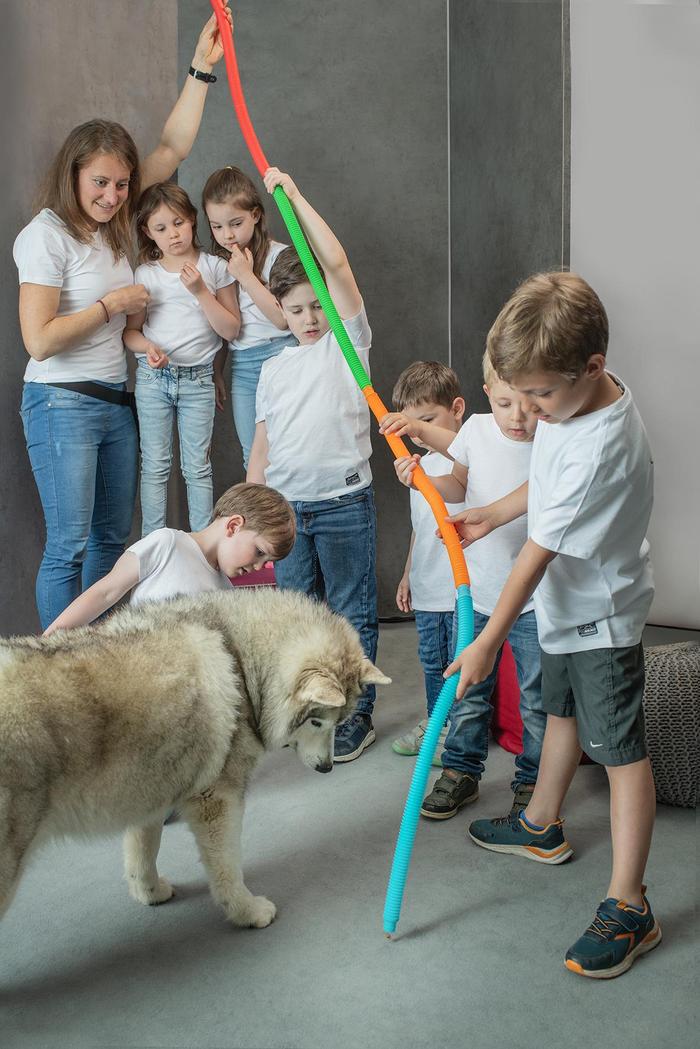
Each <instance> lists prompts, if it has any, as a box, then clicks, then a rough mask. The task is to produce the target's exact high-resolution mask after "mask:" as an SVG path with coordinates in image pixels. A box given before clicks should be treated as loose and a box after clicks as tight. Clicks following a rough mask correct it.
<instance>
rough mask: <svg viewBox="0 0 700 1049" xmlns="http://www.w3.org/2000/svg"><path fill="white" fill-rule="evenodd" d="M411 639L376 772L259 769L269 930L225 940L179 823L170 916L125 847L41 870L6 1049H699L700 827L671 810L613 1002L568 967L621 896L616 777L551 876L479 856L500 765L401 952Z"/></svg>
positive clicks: (453, 823) (54, 856) (45, 863)
mask: <svg viewBox="0 0 700 1049" xmlns="http://www.w3.org/2000/svg"><path fill="white" fill-rule="evenodd" d="M691 636H692V635H690V634H689V633H688V632H676V634H675V635H671V634H667V633H666V632H663V631H662V632H656V633H654V634H652V635H650V637H649V640H650V642H651V643H657V644H658V643H660V642H661V641H665V640H672V639H676V637H678V639H681V638H689V637H691ZM414 642H415V636H414V630H413V627H412V626H411V625H408V624H405V625H404V624H402V625H392V626H386V627H384V628H383V630H382V639H381V646H380V656H379V659H378V662H379V664H380V665H381V667H382V669H383V670H384V671H385V672H386V673H388V674H390V675H391V676H392V677H393V679H394V684H393V685H392V687H391V688H390V689H387V690H385V693H384V696H383V697H382V700H381V706H380V707H379V708H378V711H377V715H376V724H377V731H378V739H377V742H376V744H375V745H374V746H373V747H371V749H370V750H368V751H367V753H366V754H365V755H363V757H362V758H361V759H360V760H359V761H357V762H355V763H353V764H350V765H347V766H344V767H336V769H335V771H334V772H333V774H332V775H330V776H320V775H317V774H314V773H312V772H310V771H308V770H306V769H304V768H303V767H302V766H301V765H300V764H298V762H296V761H295V759H294V757H293V756H292V755H291V754H290V753H289V752H288V751H284V752H282V753H280V754H276V755H272V756H269V757H268V758H266V760H265V761H264V763H263V764H262V765H261V766H260V769H259V771H258V773H257V775H256V779H255V782H254V784H253V787H252V790H251V793H250V799H249V806H248V813H247V819H246V831H245V853H246V857H247V859H246V863H245V867H246V872H247V880H248V883H249V885H250V886H251V888H252V889H253V890H254V891H258V892H263V893H265V894H267V895H269V896H270V897H271V898H272V899H273V900H275V902H276V903H277V905H278V908H279V917H278V919H277V921H276V922H275V923H274V924H273V925H272V926H271V927H270V928H268V929H264V930H255V931H253V930H250V931H248V930H246V931H241V930H235V929H231V928H229V927H227V926H226V924H225V923H224V922H223V920H222V919H221V917H220V916H219V914H218V912H217V910H216V909H215V907H214V905H213V904H212V902H211V900H210V899H209V896H208V893H207V889H206V885H205V882H204V878H203V875H202V871H201V868H200V866H199V864H198V861H197V857H196V854H195V850H194V846H193V842H192V841H191V839H190V836H189V833H188V831H187V829H186V828H185V827H184V826H183V825H181V824H175V825H173V826H169V827H167V828H166V830H165V833H164V841H163V849H162V853H161V856H162V860H161V866H162V870H163V872H164V873H166V874H167V875H168V876H169V877H171V878H172V879H173V881H174V882H175V884H176V886H177V891H178V895H177V898H176V899H175V900H173V901H172V902H170V903H168V904H167V905H165V906H162V907H159V908H153V909H147V908H141V907H139V905H138V904H136V903H133V902H131V901H130V899H129V898H128V896H127V894H126V890H125V887H124V885H123V883H122V881H121V875H120V850H119V843H118V842H117V841H116V840H110V841H101V842H91V843H75V842H71V843H65V844H61V845H56V846H52V847H51V848H49V849H47V850H46V851H45V852H44V853H43V854H41V855H40V856H39V857H38V858H37V859H36V861H35V863H34V865H33V866H32V868H31V869H30V871H29V872H28V874H27V875H26V877H25V880H24V882H23V884H22V886H21V888H20V891H19V893H18V896H17V898H16V899H15V902H14V904H13V906H12V908H11V909H10V911H9V913H8V915H7V917H6V918H5V921H4V922H3V924H2V931H1V933H0V937H1V939H0V944H1V947H0V1045H1V1046H2V1047H3V1049H19V1047H21V1049H87V1047H90V1049H93V1047H99V1049H107V1047H119V1049H127V1047H128V1049H136V1047H149V1049H150V1047H159V1049H166V1047H167V1049H185V1047H187V1049H194V1047H196V1049H345V1047H351V1049H360V1047H361V1049H375V1047H377V1049H379V1047H380V1046H381V1047H384V1049H399V1047H400V1049H404V1047H406V1049H413V1047H416V1049H423V1047H428V1046H433V1045H451V1046H453V1047H462V1046H465V1047H469V1049H536V1047H537V1049H540V1047H541V1049H548V1047H550V1046H552V1047H554V1046H557V1047H559V1046H561V1045H562V1044H569V1043H572V1042H574V1041H576V1042H579V1044H585V1045H601V1046H605V1047H606V1049H618V1047H630V1049H632V1047H634V1049H647V1047H649V1049H652V1047H653V1049H659V1047H660V1046H662V1045H663V1044H667V1045H668V1046H669V1047H672V1049H690V1047H691V1046H695V1045H696V1044H697V1041H696V1038H697V1022H698V1015H697V1004H696V1003H697V1000H698V998H697V980H696V970H697V951H696V947H695V943H696V942H697V940H696V939H693V936H694V932H693V930H692V924H693V921H694V918H695V905H696V892H697V886H696V876H697V858H698V857H697V830H696V822H695V813H693V812H689V811H684V810H680V809H671V808H665V807H664V808H660V810H659V815H658V823H657V828H656V834H655V839H654V846H653V852H652V856H651V861H650V864H649V868H648V882H649V894H650V897H651V901H652V904H653V906H654V909H655V911H656V913H657V915H658V917H659V919H660V921H661V923H662V925H663V930H664V942H663V943H662V945H661V946H660V947H659V948H658V949H657V950H656V951H655V952H654V953H653V954H651V955H649V956H648V957H646V958H644V959H642V960H640V961H639V962H638V963H637V965H635V967H634V968H633V969H632V970H631V971H630V972H629V973H628V974H626V975H625V976H623V977H621V978H620V979H618V980H615V981H610V982H608V983H603V984H601V983H596V982H593V981H589V980H584V979H582V978H580V977H577V976H575V975H573V974H571V973H569V972H568V971H567V970H565V969H564V968H563V964H562V959H563V953H564V951H565V950H566V948H567V947H568V946H569V944H570V943H571V941H572V940H573V939H575V938H576V936H578V935H579V933H580V932H582V931H583V929H584V927H585V926H586V925H587V924H588V922H589V921H590V919H591V918H592V915H593V911H594V908H595V905H596V904H597V902H598V901H599V899H600V898H601V896H602V894H603V893H604V891H605V888H606V884H607V877H608V872H609V865H610V845H609V839H608V832H609V817H608V809H607V791H606V781H605V776H604V774H603V772H602V770H601V769H600V768H598V767H593V766H589V767H583V768H581V770H580V772H579V773H578V775H577V777H576V780H575V781H574V785H573V787H572V790H571V793H570V796H569V799H568V803H567V809H566V812H565V815H566V816H567V818H568V825H567V826H568V836H569V838H570V840H571V843H572V844H573V846H574V848H575V851H576V855H575V858H574V860H573V861H572V862H571V863H568V864H565V865H564V866H562V867H555V868H548V867H543V866H540V865H538V864H535V863H528V862H525V861H523V860H522V859H520V858H518V857H512V856H497V855H494V854H492V853H488V852H484V851H482V850H480V849H478V848H476V847H475V846H473V845H472V844H471V843H470V842H469V841H468V840H467V839H466V836H465V831H466V827H467V824H468V822H469V820H470V819H472V818H474V817H475V816H476V815H491V814H494V815H497V814H500V813H501V812H503V811H504V810H505V809H506V807H507V806H508V805H509V802H510V798H509V794H508V783H509V780H510V773H511V766H512V758H511V756H510V755H508V754H506V753H505V752H503V751H501V750H499V749H498V748H497V747H494V748H493V752H492V754H491V756H490V758H489V766H488V771H487V775H486V777H485V779H484V781H483V783H482V795H481V798H480V800H479V802H478V803H477V804H476V805H474V806H472V807H471V809H470V810H467V811H465V812H463V813H461V814H460V815H459V816H458V817H457V818H455V819H453V820H450V821H448V822H446V823H442V824H435V823H432V824H431V823H428V822H427V821H421V824H420V827H419V833H418V836H417V840H416V847H415V850H414V855H413V862H412V867H411V872H410V875H409V879H408V886H407V891H406V896H405V899H404V906H403V913H402V918H401V922H400V924H399V928H398V935H397V938H396V939H395V940H394V941H393V942H389V941H387V940H386V939H385V938H384V936H383V934H382V910H383V902H384V891H385V886H386V878H387V873H388V870H389V866H390V862H391V856H392V851H393V846H394V842H395V838H396V832H397V830H398V825H399V820H400V816H401V812H402V808H403V802H404V799H405V795H406V790H407V788H408V784H409V780H410V776H411V771H412V767H413V761H412V760H411V759H409V758H399V757H397V756H396V755H394V754H393V753H392V752H391V749H390V743H391V740H392V739H393V738H394V735H395V734H396V733H397V732H398V731H399V730H400V729H403V728H404V727H406V726H408V725H410V724H411V723H412V722H413V721H414V720H415V718H416V715H417V714H418V712H419V710H420V702H421V700H420V694H421V693H420V677H419V667H418V663H417V660H416V658H415V645H414ZM693 1031H695V1034H693Z"/></svg>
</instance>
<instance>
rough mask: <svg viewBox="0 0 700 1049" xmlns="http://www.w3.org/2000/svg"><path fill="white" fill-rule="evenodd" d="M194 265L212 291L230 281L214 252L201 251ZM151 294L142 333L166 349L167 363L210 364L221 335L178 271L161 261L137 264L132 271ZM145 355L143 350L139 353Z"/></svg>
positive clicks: (219, 343)
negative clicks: (165, 266) (171, 270)
mask: <svg viewBox="0 0 700 1049" xmlns="http://www.w3.org/2000/svg"><path fill="white" fill-rule="evenodd" d="M197 269H198V270H199V272H200V273H201V274H202V280H203V281H204V283H205V284H206V286H207V288H208V289H209V291H210V292H211V293H212V295H216V293H217V291H218V290H219V288H226V287H228V285H229V284H233V277H232V276H231V275H230V274H229V272H228V270H227V269H226V263H225V262H224V260H223V259H220V258H218V257H217V256H216V255H207V254H206V252H204V251H203V252H202V253H201V255H200V256H199V259H198V261H197ZM134 280H135V281H136V283H137V284H143V286H144V287H145V288H146V291H147V292H148V294H149V295H150V296H151V300H150V302H149V303H148V306H147V308H146V320H145V323H144V325H143V334H144V335H145V337H146V338H147V339H149V340H150V341H151V342H154V343H155V344H156V346H158V347H159V348H160V349H161V350H163V351H164V352H165V353H167V355H168V357H169V359H170V363H171V364H176V365H178V366H179V367H182V368H193V367H195V366H197V365H204V364H211V362H212V361H213V360H214V357H215V356H216V354H217V353H218V351H219V350H220V349H221V346H222V338H221V336H220V335H217V334H216V332H215V331H214V329H213V328H212V326H211V324H210V323H209V321H208V320H207V317H206V314H205V312H204V310H203V309H202V307H201V306H200V305H199V302H198V301H197V298H196V296H195V295H194V294H193V293H192V292H191V291H189V290H188V289H187V288H186V287H185V285H184V284H183V283H182V281H181V280H180V274H179V273H169V272H168V270H166V269H164V268H163V267H162V266H161V264H160V262H148V263H146V264H145V265H143V266H138V267H137V269H136V273H135V274H134ZM138 356H139V357H142V358H143V357H145V354H143V353H140V354H138Z"/></svg>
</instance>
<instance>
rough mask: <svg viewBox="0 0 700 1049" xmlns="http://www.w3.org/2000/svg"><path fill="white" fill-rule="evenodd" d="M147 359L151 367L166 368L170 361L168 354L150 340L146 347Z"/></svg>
mask: <svg viewBox="0 0 700 1049" xmlns="http://www.w3.org/2000/svg"><path fill="white" fill-rule="evenodd" d="M146 360H147V361H148V363H149V365H150V366H151V368H165V367H167V365H168V364H169V363H170V361H169V360H168V357H167V354H165V353H163V351H162V350H161V348H160V347H159V346H156V345H155V343H153V342H149V344H148V346H147V347H146Z"/></svg>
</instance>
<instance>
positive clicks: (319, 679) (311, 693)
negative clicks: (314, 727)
mask: <svg viewBox="0 0 700 1049" xmlns="http://www.w3.org/2000/svg"><path fill="white" fill-rule="evenodd" d="M296 698H297V699H298V700H299V701H300V702H301V703H313V704H314V705H315V706H320V707H342V706H344V705H345V702H346V699H345V695H344V694H343V693H342V692H341V690H340V688H339V687H338V683H337V681H334V680H333V678H331V677H329V676H328V674H322V673H320V672H318V671H311V672H310V673H307V674H305V675H304V677H303V679H302V681H301V683H300V685H299V688H298V690H297V694H296Z"/></svg>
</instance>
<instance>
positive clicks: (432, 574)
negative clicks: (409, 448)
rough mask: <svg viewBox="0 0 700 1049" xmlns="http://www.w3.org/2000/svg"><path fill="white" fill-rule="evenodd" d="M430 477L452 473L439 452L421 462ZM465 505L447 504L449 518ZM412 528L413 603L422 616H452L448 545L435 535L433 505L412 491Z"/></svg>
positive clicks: (411, 579) (427, 456) (449, 462)
mask: <svg viewBox="0 0 700 1049" xmlns="http://www.w3.org/2000/svg"><path fill="white" fill-rule="evenodd" d="M420 464H421V466H422V467H423V469H424V470H425V472H426V474H427V475H428V477H444V475H445V474H451V473H452V467H453V465H454V464H453V462H452V460H451V459H448V458H447V457H446V456H445V455H440V453H439V452H427V453H426V454H425V455H424V456H423V457H422V458H421V461H420ZM463 509H464V503H463V502H462V503H447V512H448V514H450V515H452V514H458V513H459V511H460V510H463ZM411 524H412V525H413V531H414V533H415V539H414V542H413V552H412V555H411V568H410V571H409V582H410V585H411V603H412V605H413V607H414V608H415V609H417V610H418V611H419V612H451V611H452V610H453V609H454V605H455V581H454V576H453V575H452V568H451V566H450V559H449V557H448V555H447V549H446V548H445V544H444V543H443V541H442V540H441V539H439V538H438V536H436V535H435V530H436V528H437V524H436V523H435V518H434V516H433V511H432V510H431V509H430V504H429V503H428V500H427V499H425V497H424V496H422V495H421V493H420V492H418V491H417V490H416V489H415V488H412V489H411Z"/></svg>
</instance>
